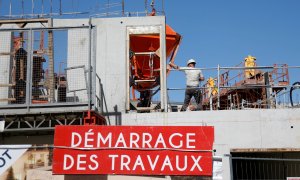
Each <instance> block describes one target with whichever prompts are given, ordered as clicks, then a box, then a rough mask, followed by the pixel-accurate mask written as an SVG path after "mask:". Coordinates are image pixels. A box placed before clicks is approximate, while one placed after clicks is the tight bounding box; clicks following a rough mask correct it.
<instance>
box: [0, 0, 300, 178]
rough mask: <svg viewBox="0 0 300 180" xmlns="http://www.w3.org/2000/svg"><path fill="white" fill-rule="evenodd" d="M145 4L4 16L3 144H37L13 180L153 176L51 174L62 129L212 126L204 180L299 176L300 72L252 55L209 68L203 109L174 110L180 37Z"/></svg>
mask: <svg viewBox="0 0 300 180" xmlns="http://www.w3.org/2000/svg"><path fill="white" fill-rule="evenodd" d="M21 2H22V3H23V1H21ZM60 2H61V1H60ZM145 3H146V5H147V6H146V7H147V8H149V7H150V8H151V10H149V11H148V10H145V12H143V13H140V14H138V16H133V14H134V13H133V12H130V13H129V12H126V11H125V10H124V5H125V4H124V2H120V3H116V4H115V5H119V6H120V7H121V8H122V10H121V13H120V14H119V15H115V14H110V13H109V12H104V13H103V14H100V15H99V14H98V15H95V16H90V17H89V18H72V19H67V18H60V17H59V16H60V15H65V14H68V13H64V12H63V10H62V8H61V6H60V8H59V12H57V13H55V12H53V11H52V8H51V11H50V12H48V14H47V13H46V12H42V13H41V14H35V13H34V11H36V10H35V9H34V8H32V13H31V14H29V15H28V14H21V15H20V16H21V17H15V16H14V15H13V14H12V13H11V12H10V14H9V15H8V16H7V17H3V18H2V19H1V20H0V42H1V44H0V131H1V132H0V144H1V145H3V148H4V149H5V148H7V147H8V146H7V145H21V144H29V145H32V147H31V148H29V150H28V151H27V152H26V153H25V155H24V158H23V159H22V158H20V159H21V160H20V161H19V162H18V163H19V164H22V163H24V168H23V165H22V168H21V167H19V165H18V164H17V163H16V164H13V165H12V166H11V167H12V168H11V169H12V170H11V171H13V172H14V173H15V174H17V176H16V177H17V178H18V179H43V178H45V177H47V178H48V179H76V178H77V179H81V178H83V176H86V177H87V178H95V179H97V178H98V179H99V178H104V179H116V178H118V179H132V178H140V179H147V178H148V179H149V178H151V176H147V175H149V174H151V173H148V172H145V174H144V176H136V177H133V176H125V175H119V176H117V175H52V171H51V170H52V165H53V164H52V163H53V161H52V150H53V146H52V145H53V143H54V128H55V126H57V125H82V126H84V125H103V126H115V125H119V126H137V125H139V126H213V127H214V129H215V140H214V144H213V149H214V150H213V152H212V153H213V156H214V158H213V164H214V169H213V172H212V173H213V176H211V177H205V178H213V177H222V178H223V179H247V178H253V179H264V178H262V177H266V179H282V178H284V179H285V178H286V177H299V176H300V174H299V172H300V160H299V159H300V143H299V137H300V133H299V132H300V131H299V130H298V129H299V127H300V126H299V125H300V120H299V117H300V109H299V108H297V105H295V104H293V100H292V91H293V90H294V89H296V88H297V87H298V86H297V84H294V86H291V84H290V78H289V69H290V68H297V67H289V66H288V65H287V64H278V65H272V66H259V59H257V60H256V58H255V57H253V56H250V55H249V56H247V57H245V59H244V60H243V62H242V63H241V64H239V65H237V66H233V67H220V66H217V67H213V68H209V69H211V70H214V71H216V72H217V77H211V78H207V79H208V80H207V83H206V84H205V85H203V86H202V87H199V88H200V89H201V90H202V92H203V93H202V105H203V107H204V109H203V111H187V112H178V109H180V106H181V105H182V104H183V103H179V104H174V103H172V102H170V101H169V99H168V92H169V91H170V90H172V88H169V87H167V79H168V78H167V77H168V74H169V73H175V72H174V71H175V70H171V68H170V67H169V65H168V63H169V62H174V61H176V53H177V51H178V50H179V44H180V42H181V40H182V38H181V35H180V32H179V33H178V32H176V30H174V29H172V27H170V26H169V25H167V24H166V19H165V16H164V13H163V11H158V10H157V9H156V8H155V3H154V1H152V2H151V4H149V5H148V2H147V1H145ZM156 3H157V2H156ZM43 6H44V5H43ZM45 6H46V5H45ZM48 6H50V7H52V3H51V4H50V5H49V4H48ZM10 7H12V5H10ZM145 9H146V8H145ZM74 14H84V13H80V12H74ZM54 15H57V16H58V17H56V16H54ZM103 15H104V17H103ZM110 15H113V16H117V17H107V16H110ZM238 61H239V60H237V62H238ZM256 61H257V62H256ZM202 69H203V70H205V68H202ZM289 90H290V91H289ZM287 91H289V95H290V96H288V98H291V103H287V104H284V105H283V106H282V105H280V104H279V103H278V98H279V96H280V94H281V93H282V92H287ZM153 97H157V98H156V99H158V101H154V99H153ZM190 104H191V105H190V106H191V108H190V109H191V110H192V109H193V108H192V106H193V102H191V103H190ZM233 110H237V111H233ZM5 145H6V146H5ZM3 148H2V149H3ZM0 150H1V149H0ZM22 157H23V156H22ZM261 165H262V166H261ZM267 168H269V169H270V171H268V170H266V169H267ZM275 168H277V169H275ZM252 170H253V171H252ZM254 170H255V172H254ZM246 171H247V173H243V172H246ZM275 171H276V172H278V173H274V172H275ZM0 172H1V171H0ZM9 172H10V171H9V170H7V171H5V172H2V174H0V179H2V178H7V177H8V176H9V174H10V173H9ZM218 173H219V175H217V174H218ZM186 175H187V176H188V174H186ZM157 178H161V179H168V178H169V176H168V175H166V174H162V175H161V176H159V177H157ZM171 178H172V179H176V178H178V177H177V176H172V177H171ZM179 178H180V177H179ZM194 178H197V177H194ZM198 178H200V177H198Z"/></svg>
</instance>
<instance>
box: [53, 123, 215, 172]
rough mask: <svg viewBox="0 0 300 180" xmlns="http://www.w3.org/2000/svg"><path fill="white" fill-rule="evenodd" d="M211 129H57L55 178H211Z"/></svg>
mask: <svg viewBox="0 0 300 180" xmlns="http://www.w3.org/2000/svg"><path fill="white" fill-rule="evenodd" d="M213 141H214V129H213V127H211V126H198V127H197V126H56V127H55V136H54V146H55V148H54V157H53V173H54V174H140V175H205V176H211V175H212V146H213Z"/></svg>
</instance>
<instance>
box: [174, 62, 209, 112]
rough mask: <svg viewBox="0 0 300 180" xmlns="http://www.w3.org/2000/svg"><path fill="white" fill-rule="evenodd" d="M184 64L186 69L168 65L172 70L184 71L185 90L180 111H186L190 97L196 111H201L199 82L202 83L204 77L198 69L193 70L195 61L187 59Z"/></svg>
mask: <svg viewBox="0 0 300 180" xmlns="http://www.w3.org/2000/svg"><path fill="white" fill-rule="evenodd" d="M186 64H187V67H179V66H177V65H175V64H173V63H169V65H170V66H171V67H172V68H174V69H178V70H180V71H184V72H185V75H186V90H185V97H184V104H183V106H182V108H181V111H186V109H187V107H188V106H189V104H190V101H191V99H192V97H194V98H195V100H196V103H197V110H202V97H201V89H199V85H200V81H204V76H203V74H202V71H201V70H200V69H195V65H196V61H195V60H194V59H189V60H188V61H187V63H186Z"/></svg>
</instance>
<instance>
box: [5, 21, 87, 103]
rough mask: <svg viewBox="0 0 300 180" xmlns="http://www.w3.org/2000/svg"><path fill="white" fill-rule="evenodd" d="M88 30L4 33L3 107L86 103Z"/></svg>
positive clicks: (11, 31) (9, 31)
mask: <svg viewBox="0 0 300 180" xmlns="http://www.w3.org/2000/svg"><path fill="white" fill-rule="evenodd" d="M89 36H90V33H89V29H88V28H82V27H81V28H72V29H68V28H60V29H47V28H45V29H42V28H41V29H34V30H23V31H15V30H1V32H0V42H1V43H0V67H1V68H0V106H2V107H3V106H8V105H10V106H11V105H17V104H18V105H17V106H20V105H26V106H31V105H51V104H61V103H87V102H89V100H88V98H89V96H88V87H89V83H88V72H89V66H88V65H89V58H90V54H89V53H91V51H90V49H89V48H90V46H89V43H90V38H89Z"/></svg>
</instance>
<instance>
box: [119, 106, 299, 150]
mask: <svg viewBox="0 0 300 180" xmlns="http://www.w3.org/2000/svg"><path fill="white" fill-rule="evenodd" d="M121 123H122V125H146V126H157V125H166V126H214V128H215V143H214V148H215V149H216V150H217V151H216V155H223V154H227V153H229V152H230V149H239V148H299V149H300V109H265V110H238V111H227V110H224V111H194V112H171V113H141V114H123V115H122V120H121Z"/></svg>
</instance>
